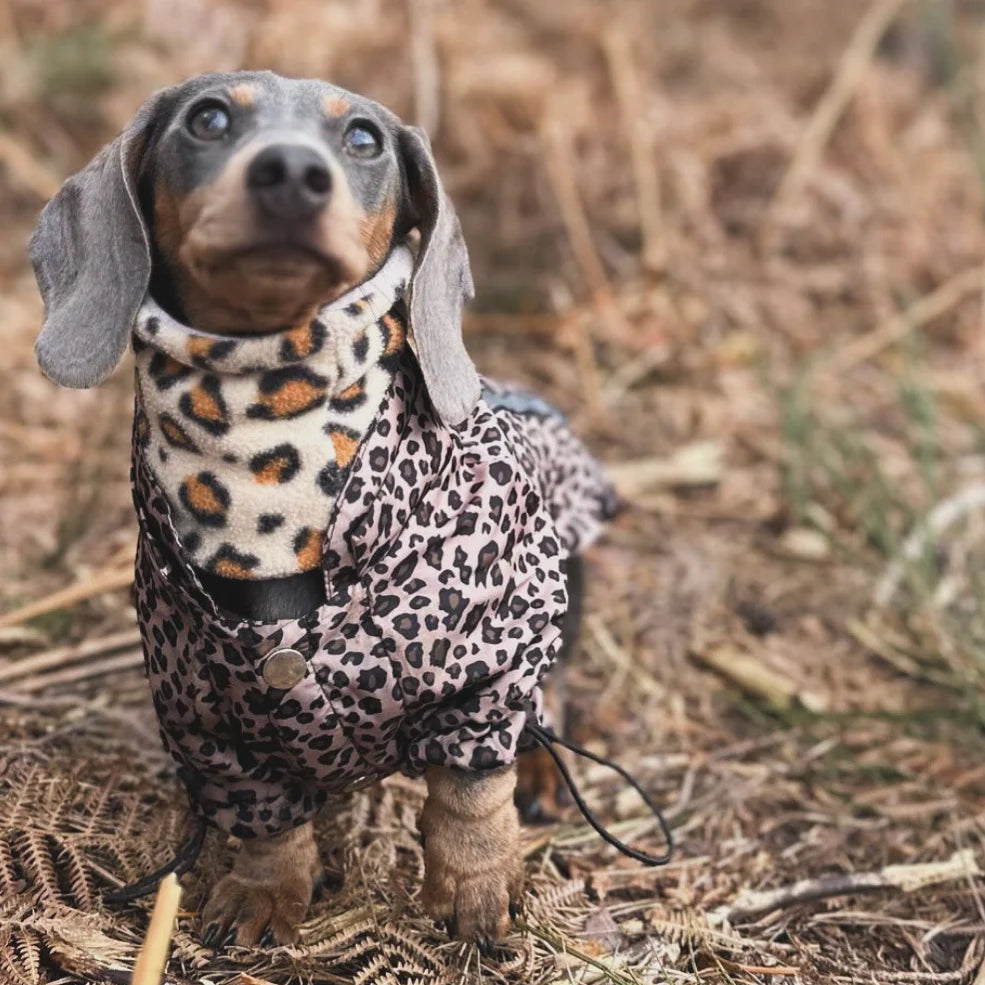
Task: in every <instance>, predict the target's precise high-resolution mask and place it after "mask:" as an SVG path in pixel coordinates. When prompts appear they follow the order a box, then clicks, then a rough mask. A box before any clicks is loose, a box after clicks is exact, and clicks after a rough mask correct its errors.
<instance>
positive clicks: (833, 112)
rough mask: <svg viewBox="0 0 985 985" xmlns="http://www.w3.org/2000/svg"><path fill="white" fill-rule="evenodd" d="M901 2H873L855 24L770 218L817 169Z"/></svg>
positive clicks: (874, 0)
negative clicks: (853, 31)
mask: <svg viewBox="0 0 985 985" xmlns="http://www.w3.org/2000/svg"><path fill="white" fill-rule="evenodd" d="M903 2H904V0H873V3H872V4H871V6H870V7H869V9H868V11H867V12H866V14H865V16H864V17H863V18H862V19H861V20H860V21H859V22H858V25H857V26H856V28H855V33H854V34H853V35H852V38H851V40H850V41H849V43H848V47H847V48H846V49H845V53H844V54H843V55H842V57H841V62H840V63H839V65H838V70H837V71H836V72H835V75H834V78H833V79H832V80H831V83H830V84H829V86H828V88H827V90H826V91H825V93H824V95H823V96H822V97H821V100H820V102H819V103H818V104H817V106H816V108H815V110H814V115H813V116H812V117H811V119H810V122H809V123H808V124H807V127H806V129H805V130H804V133H803V136H802V137H801V139H800V143H799V145H798V146H797V150H796V152H795V153H794V156H793V160H791V162H790V165H789V167H788V168H787V172H786V174H785V175H784V176H783V180H782V181H781V182H780V187H779V189H778V190H777V192H776V195H775V197H774V199H773V202H772V203H771V205H770V216H769V218H772V217H775V216H776V215H777V214H778V213H779V212H780V211H781V210H782V209H783V207H784V206H785V205H786V204H787V203H788V202H790V201H791V200H792V199H794V198H796V197H797V195H798V194H799V193H800V191H801V190H802V189H803V187H804V185H805V184H806V183H807V181H808V179H809V177H810V174H811V172H812V171H813V170H814V169H815V168H816V167H817V162H818V161H819V160H820V158H821V154H822V153H823V152H824V148H825V147H826V146H827V143H828V141H829V140H830V138H831V134H832V133H833V132H834V129H835V127H836V126H837V125H838V121H839V120H840V119H841V117H842V114H843V113H844V112H845V109H846V108H847V106H848V104H849V103H850V102H851V100H852V97H853V96H854V95H855V91H856V89H857V88H858V85H859V82H861V80H862V77H863V75H864V74H865V70H866V69H867V68H868V66H869V63H870V62H871V61H872V56H873V55H874V54H875V50H876V46H877V45H878V44H879V41H880V39H881V38H882V36H883V34H884V33H885V32H886V29H887V28H888V27H889V25H890V24H891V23H892V20H893V18H894V17H895V16H896V14H897V13H898V12H899V9H900V7H902V6H903ZM769 218H768V220H767V222H768V223H769Z"/></svg>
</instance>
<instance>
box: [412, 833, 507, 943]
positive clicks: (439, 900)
mask: <svg viewBox="0 0 985 985" xmlns="http://www.w3.org/2000/svg"><path fill="white" fill-rule="evenodd" d="M425 867H426V868H425V876H424V890H423V892H422V894H421V903H422V904H423V906H424V909H425V910H426V911H427V913H428V914H429V916H431V917H432V918H433V919H435V920H438V921H442V922H443V923H444V924H445V926H446V927H447V928H448V932H449V933H450V934H451V936H453V937H458V938H459V939H461V940H469V941H476V942H477V943H478V944H479V945H480V947H482V948H483V949H484V950H488V949H489V948H491V946H492V944H493V942H494V941H497V940H499V939H500V938H502V937H504V936H505V935H506V934H507V933H508V931H509V929H510V923H511V921H512V919H513V917H514V916H515V914H516V907H517V905H518V904H517V901H518V900H519V899H520V896H521V894H522V892H523V866H522V863H521V862H520V860H519V857H516V858H514V859H513V860H512V864H510V863H506V864H505V866H504V865H503V864H499V865H496V866H493V867H488V868H485V867H482V866H480V865H478V864H475V865H472V866H469V867H467V868H459V867H457V866H453V865H449V864H448V863H447V860H446V858H445V856H444V854H443V853H442V852H438V853H436V855H435V854H431V853H426V854H425Z"/></svg>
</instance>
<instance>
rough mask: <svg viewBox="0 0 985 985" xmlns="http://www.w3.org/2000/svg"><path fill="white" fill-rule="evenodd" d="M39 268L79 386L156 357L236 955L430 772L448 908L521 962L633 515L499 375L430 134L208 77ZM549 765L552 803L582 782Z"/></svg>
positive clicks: (431, 881) (160, 434)
mask: <svg viewBox="0 0 985 985" xmlns="http://www.w3.org/2000/svg"><path fill="white" fill-rule="evenodd" d="M30 252H31V258H32V262H33V264H34V268H35V271H36V275H37V279H38V282H39V286H40V289H41V293H42V296H43V299H44V302H45V321H44V326H43V329H42V331H41V334H40V336H39V339H38V342H37V347H36V351H37V357H38V361H39V363H40V366H41V368H42V370H43V371H44V372H45V374H46V375H47V376H49V377H50V378H51V379H52V380H54V381H55V382H57V383H59V384H62V385H66V386H72V387H91V386H94V385H96V384H98V383H99V382H101V381H102V380H103V379H105V378H106V377H107V375H108V374H109V373H110V372H111V371H112V370H113V369H114V367H115V366H116V365H117V363H118V362H119V361H120V359H121V358H122V356H123V354H124V352H125V350H126V349H127V348H128V346H132V348H133V352H134V361H135V366H136V390H137V393H136V403H135V419H134V428H133V456H134V457H133V469H132V476H133V485H134V501H135V505H136V509H137V515H138V521H139V543H138V555H137V574H136V592H137V614H138V623H139V625H140V627H141V632H142V636H143V642H144V651H145V656H146V666H147V676H148V679H149V681H150V686H151V691H152V694H153V699H154V704H155V708H156V711H157V714H158V716H159V719H160V722H161V730H162V735H163V737H164V742H165V745H166V748H167V749H168V751H169V753H170V754H171V756H172V757H173V758H174V760H175V762H176V764H177V767H178V773H179V776H180V777H181V779H182V780H183V782H184V783H185V785H186V786H187V788H188V791H189V796H190V801H191V803H192V807H193V810H194V811H195V812H196V813H198V814H199V815H200V816H202V817H204V818H205V819H207V820H208V822H210V823H212V824H215V825H216V826H218V827H219V828H221V829H222V830H224V831H226V832H227V833H230V834H232V835H235V836H237V837H239V838H241V839H242V846H241V848H240V850H239V853H238V855H237V857H236V860H235V863H234V865H233V867H232V870H231V871H230V872H229V873H228V874H227V875H226V876H225V877H224V878H222V879H221V881H219V882H218V884H216V885H215V886H214V887H213V888H212V890H211V894H210V895H209V897H208V900H207V902H206V903H205V906H204V909H203V915H202V922H203V940H204V941H205V942H206V943H219V942H229V941H232V940H233V939H235V941H236V943H237V944H240V945H253V944H256V943H257V942H258V941H259V942H263V943H272V942H274V941H276V942H278V943H282V944H283V943H289V942H292V941H296V940H297V939H298V933H299V926H300V924H301V923H302V921H303V920H304V918H305V914H306V912H307V910H308V907H309V904H310V901H311V899H312V895H313V892H314V890H315V887H316V883H317V882H318V880H319V875H320V873H321V863H320V861H319V855H318V849H317V847H316V844H315V840H314V835H313V828H312V824H311V817H312V816H313V815H314V813H315V812H316V811H317V810H318V809H319V808H320V807H321V806H322V805H323V804H324V803H325V802H326V800H327V799H328V798H329V797H330V796H331V795H334V794H337V793H340V792H342V791H344V790H345V789H348V788H350V787H351V786H352V785H353V784H354V783H355V782H357V781H358V782H366V781H372V780H375V779H379V778H380V777H382V776H385V775H387V774H388V773H392V772H394V771H395V770H403V771H405V772H407V773H408V774H410V775H423V776H424V777H425V780H426V785H427V799H426V802H425V805H424V808H423V811H422V814H421V818H420V831H421V835H422V840H423V844H424V854H425V877H424V886H423V890H422V894H421V902H422V904H423V907H424V908H425V910H426V911H427V912H428V913H429V914H430V915H432V916H433V917H434V918H435V919H436V920H439V921H445V922H446V924H447V926H448V928H449V929H450V931H451V933H452V934H453V935H455V936H457V937H459V938H462V939H467V940H473V941H477V942H479V943H480V946H483V947H486V948H488V947H489V946H491V944H492V942H493V941H494V940H496V939H499V938H501V937H502V936H503V935H504V934H505V933H506V932H507V931H508V929H509V926H510V923H511V919H512V918H513V916H514V915H515V913H516V906H517V904H518V902H519V900H520V898H521V894H522V890H523V881H524V869H523V864H522V857H521V853H520V847H519V817H518V810H517V805H516V803H515V797H516V796H517V789H518V780H517V756H518V754H519V753H520V752H523V751H524V750H525V749H526V748H527V747H528V746H530V743H529V742H528V741H527V740H526V738H525V736H526V735H527V733H526V732H525V729H527V728H528V727H529V725H530V723H531V722H534V723H536V722H540V721H542V720H543V718H544V714H545V709H544V696H543V691H544V682H545V680H546V678H545V675H546V673H547V670H548V669H549V667H550V666H551V664H552V663H553V662H554V660H555V658H556V656H557V654H558V652H559V651H560V650H561V649H562V648H563V647H565V646H570V645H571V639H572V633H573V629H574V626H573V623H574V618H573V616H572V615H571V612H570V611H569V610H572V611H573V610H574V608H576V605H577V598H576V597H574V596H576V595H577V592H575V591H574V589H576V588H580V574H579V569H578V555H579V553H580V552H581V551H582V550H583V548H584V547H585V546H586V545H587V544H588V543H589V542H590V541H591V540H592V539H593V538H594V537H595V536H596V535H597V533H598V531H599V530H600V529H601V526H602V524H603V523H604V521H605V520H606V519H608V518H609V516H610V515H611V513H612V505H613V494H612V490H611V487H610V486H609V484H608V481H607V480H606V478H605V476H604V473H603V472H602V470H601V468H600V466H599V465H598V463H596V462H595V461H594V459H592V458H591V456H590V455H589V454H588V453H587V452H586V451H585V450H584V448H583V447H582V446H581V445H580V443H579V442H578V441H577V439H576V438H574V436H573V435H572V434H571V433H570V431H568V429H567V425H566V423H565V422H564V419H563V417H561V415H559V414H558V413H557V412H556V411H554V410H553V409H552V408H550V407H549V406H548V405H546V404H544V403H543V402H542V401H540V400H538V399H537V398H536V397H533V396H530V395H528V394H525V393H523V392H521V391H518V390H516V389H515V388H511V387H508V386H503V385H501V384H498V383H494V382H493V381H489V380H484V379H483V378H481V377H480V376H479V375H478V373H477V371H476V369H475V367H474V365H473V363H472V361H471V359H470V358H469V356H468V353H467V351H466V349H465V346H464V343H463V338H462V329H461V320H462V310H463V306H464V305H465V303H466V302H467V301H468V300H469V299H470V298H471V296H472V294H473V286H472V277H471V273H470V270H469V263H468V254H467V251H466V247H465V244H464V242H463V238H462V234H461V229H460V225H459V222H458V219H457V217H456V215H455V211H454V208H453V206H452V204H451V201H450V199H449V198H448V196H447V195H446V193H445V191H444V189H443V187H442V184H441V181H440V179H439V176H438V172H437V168H436V166H435V161H434V157H433V155H432V152H431V149H430V145H429V142H428V139H427V137H426V135H425V134H424V133H423V131H421V130H419V129H417V128H414V127H411V126H406V125H404V124H403V123H402V122H401V121H400V120H399V119H398V118H397V117H396V116H395V115H394V114H393V113H391V112H390V111H389V110H387V109H385V108H384V107H383V106H381V105H379V104H378V103H376V102H373V101H372V100H370V99H367V98H364V97H361V96H359V95H356V94H354V93H352V92H348V91H345V90H343V89H340V88H338V87H336V86H333V85H330V84H328V83H325V82H321V81H317V80H300V79H288V78H283V77H280V76H277V75H275V74H272V73H269V72H237V73H230V74H210V75H202V76H199V77H196V78H193V79H191V80H189V81H187V82H185V83H184V84H181V85H178V86H175V87H172V88H168V89H164V90H162V91H160V92H158V93H156V94H155V95H153V96H152V97H151V98H150V99H149V100H148V101H147V102H146V103H145V104H144V105H143V106H142V107H141V108H140V110H139V111H138V112H137V114H136V115H135V117H134V118H133V119H132V121H131V122H130V123H129V125H128V126H127V127H126V129H125V130H124V131H123V133H122V134H121V135H120V136H119V137H118V138H117V139H116V140H115V141H114V142H113V143H112V144H110V145H109V146H108V147H106V148H105V149H104V150H103V151H102V152H101V153H100V154H99V155H98V156H97V157H96V158H95V159H94V160H93V161H92V162H91V163H90V164H89V165H88V166H87V167H86V168H85V169H83V170H82V171H81V172H79V173H78V174H76V175H74V176H73V177H71V178H70V179H69V180H68V181H67V182H66V183H65V185H64V186H63V187H62V189H61V190H60V191H59V192H58V194H57V195H56V196H55V197H54V198H53V199H52V201H51V202H50V203H49V204H48V205H47V207H46V208H45V209H44V211H43V213H42V215H41V218H40V220H39V223H38V226H37V229H36V231H35V234H34V236H33V238H32V241H31V246H30ZM565 634H566V635H565ZM562 641H563V642H562ZM554 714H555V715H557V714H558V713H557V712H554ZM519 761H520V763H521V764H523V763H524V762H528V763H529V764H530V765H529V766H528V767H527V768H526V769H525V770H524V769H523V767H522V765H521V774H522V775H521V779H520V782H519V789H520V792H521V799H522V800H523V804H522V805H521V806H523V807H524V809H525V812H526V814H527V815H529V816H535V815H537V814H538V813H548V812H550V811H551V810H552V809H553V805H552V804H551V800H552V799H553V787H554V786H556V784H555V783H554V780H553V779H552V776H553V765H551V764H550V761H549V760H547V759H545V757H544V756H543V754H542V751H541V752H540V753H538V752H537V751H534V752H525V754H524V755H523V756H521V757H520V759H519ZM545 764H547V768H545ZM548 788H550V789H548Z"/></svg>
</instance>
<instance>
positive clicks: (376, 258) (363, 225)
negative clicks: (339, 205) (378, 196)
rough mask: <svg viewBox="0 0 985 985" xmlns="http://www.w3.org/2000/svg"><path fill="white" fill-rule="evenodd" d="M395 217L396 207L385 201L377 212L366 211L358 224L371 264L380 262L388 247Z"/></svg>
mask: <svg viewBox="0 0 985 985" xmlns="http://www.w3.org/2000/svg"><path fill="white" fill-rule="evenodd" d="M396 218H397V210H396V207H395V206H394V204H393V203H392V202H387V203H386V204H384V206H383V207H382V208H381V209H380V211H379V212H370V213H368V214H367V215H366V216H365V217H364V218H363V220H362V222H360V224H359V235H360V238H361V239H362V241H363V244H364V245H365V246H366V252H367V253H368V254H369V258H370V261H371V262H372V264H373V266H376V265H377V264H380V263H382V262H383V259H384V257H385V256H386V255H387V252H388V250H389V249H390V240H391V238H392V237H393V224H394V222H395V221H396Z"/></svg>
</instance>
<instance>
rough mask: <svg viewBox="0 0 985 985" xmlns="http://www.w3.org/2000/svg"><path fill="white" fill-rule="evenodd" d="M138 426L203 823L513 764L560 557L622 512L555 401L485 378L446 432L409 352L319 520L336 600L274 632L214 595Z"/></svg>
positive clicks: (162, 610) (557, 609) (148, 542)
mask: <svg viewBox="0 0 985 985" xmlns="http://www.w3.org/2000/svg"><path fill="white" fill-rule="evenodd" d="M401 312H402V305H400V304H398V305H397V306H396V307H395V308H394V309H393V310H392V311H391V312H390V313H389V317H400V318H402V317H403V316H402V314H401ZM134 433H135V441H134V457H133V469H132V479H133V488H134V501H135V504H136V508H137V514H138V520H139V541H138V551H137V581H136V586H137V607H138V616H139V623H140V627H141V633H142V636H143V645H144V652H145V657H146V667H147V674H148V678H149V681H150V686H151V690H152V693H153V699H154V704H155V708H156V711H157V714H158V718H159V721H160V726H161V733H162V736H163V739H164V743H165V746H166V748H167V750H168V752H169V753H170V755H171V756H172V757H173V759H174V760H175V761H176V763H177V764H178V770H179V775H180V776H181V778H182V780H183V781H184V783H185V785H186V786H187V788H188V791H189V794H190V797H191V801H192V804H193V807H194V808H195V809H196V810H197V811H198V812H199V814H200V815H201V816H203V817H204V818H205V819H207V820H208V821H210V822H212V823H214V824H216V825H217V826H218V827H220V828H221V829H223V830H225V831H227V832H229V833H231V834H234V835H237V836H239V837H256V836H261V837H262V836H268V835H271V834H275V833H277V832H279V831H281V830H283V829H285V828H287V827H290V826H292V825H296V824H299V823H301V822H303V821H305V820H307V819H308V818H309V817H310V816H311V815H312V814H313V813H314V812H315V811H316V810H317V809H318V808H319V807H320V806H321V805H322V804H323V803H324V801H325V800H326V798H327V797H328V796H330V795H331V794H333V793H339V792H342V791H344V790H345V789H346V788H349V787H351V786H352V785H353V784H355V783H357V782H360V781H363V780H364V779H366V778H380V777H383V776H386V775H388V774H390V773H392V772H395V771H398V770H401V771H403V772H405V773H407V774H408V775H417V774H420V773H421V772H422V771H423V770H424V769H425V768H426V767H427V766H428V765H430V764H439V765H445V766H455V767H460V768H463V769H468V770H489V769H493V768H496V767H500V766H504V765H507V764H509V763H511V762H512V761H513V759H514V758H515V756H516V754H517V752H518V750H519V749H520V748H521V743H522V742H523V741H524V739H523V733H524V728H525V725H526V724H527V722H528V720H529V721H534V722H537V723H540V721H541V719H542V702H541V694H540V686H539V685H540V681H541V679H542V677H543V675H544V674H545V672H546V671H547V669H548V668H549V667H550V665H551V662H552V661H553V659H554V656H555V653H556V650H557V647H558V644H559V638H560V631H561V625H562V621H563V618H564V615H565V612H566V608H567V597H566V591H565V581H564V562H565V558H566V557H567V556H568V555H570V554H572V553H574V552H577V551H580V550H581V549H582V548H584V547H585V546H586V545H587V544H588V543H590V542H591V540H592V539H594V537H595V536H596V535H597V534H598V532H599V530H600V526H601V524H602V522H603V521H604V520H605V519H606V518H608V516H609V515H611V512H612V508H613V506H614V497H613V494H612V490H611V487H610V486H609V483H608V482H607V480H606V478H605V476H604V474H603V472H602V470H601V468H600V466H599V465H598V463H597V462H596V461H595V460H594V459H593V458H592V457H591V456H590V455H589V454H588V453H587V451H586V450H585V449H584V447H583V446H582V445H581V443H580V442H579V441H578V440H577V439H576V438H575V437H574V435H573V434H572V433H571V432H570V430H569V429H568V428H567V426H566V424H565V422H564V420H563V418H562V417H561V416H560V415H559V414H558V413H557V412H555V411H553V410H552V409H551V408H550V407H548V406H547V405H546V404H544V403H542V402H541V401H539V400H537V399H536V398H532V397H528V396H526V395H524V394H522V393H520V392H519V391H517V390H514V389H512V388H509V387H504V386H501V385H498V384H493V383H492V382H489V381H487V382H486V387H485V391H484V395H483V398H482V399H481V400H480V401H479V402H478V404H477V405H476V407H475V409H474V410H473V412H472V414H471V415H470V416H469V417H468V418H467V419H466V420H465V421H464V422H463V423H462V424H461V425H458V426H457V427H448V426H446V425H444V424H443V423H442V422H441V421H440V420H439V419H438V418H437V417H436V415H435V414H434V412H433V410H432V408H431V405H430V402H429V400H428V396H427V393H426V390H425V387H424V383H423V380H422V378H421V373H420V369H419V368H418V366H417V363H416V361H415V359H414V356H413V354H412V352H411V351H410V350H409V349H408V348H405V349H404V350H403V352H402V354H401V357H400V360H399V365H398V366H397V368H396V370H395V373H394V376H393V379H392V381H391V383H390V387H389V389H388V391H387V393H386V396H385V397H384V399H383V401H382V403H381V405H380V407H379V410H378V413H377V414H376V418H375V420H374V422H373V424H372V426H371V427H370V429H369V431H368V433H367V435H366V437H365V438H364V439H363V441H362V443H361V444H360V446H359V448H358V450H357V451H356V453H355V457H354V460H353V462H352V463H351V466H350V468H349V470H348V472H347V476H346V479H345V482H344V484H343V485H342V488H341V490H340V492H339V494H338V496H337V498H336V500H335V503H334V506H333V509H332V512H331V515H330V518H329V521H328V524H327V527H326V529H325V531H324V541H323V560H322V566H323V574H324V579H325V586H326V592H327V601H326V602H325V604H324V605H323V606H321V607H320V608H318V609H316V610H314V611H312V612H310V613H308V614H307V615H305V616H303V617H301V618H299V619H288V620H280V621H274V622H268V623H254V622H248V621H246V620H243V619H240V618H238V617H235V616H232V615H231V614H229V613H226V612H223V611H220V610H219V609H218V608H217V606H216V605H215V603H214V602H213V601H212V599H211V598H210V597H209V596H208V595H207V594H206V592H205V591H204V590H203V588H202V585H201V583H200V581H199V579H198V577H197V575H196V573H195V570H194V568H193V567H192V565H191V564H190V563H189V560H188V557H187V555H186V553H185V551H184V550H183V548H182V546H181V543H180V538H179V536H178V534H177V531H176V527H175V523H174V520H173V517H172V512H171V507H170V505H169V502H168V499H167V498H166V496H165V495H164V494H163V493H162V490H161V488H160V486H159V485H158V484H157V482H156V480H155V478H154V475H153V472H152V470H151V469H150V468H149V467H148V463H147V461H146V458H145V453H144V449H145V448H146V442H142V441H141V440H140V436H139V428H137V427H135V429H134Z"/></svg>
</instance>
